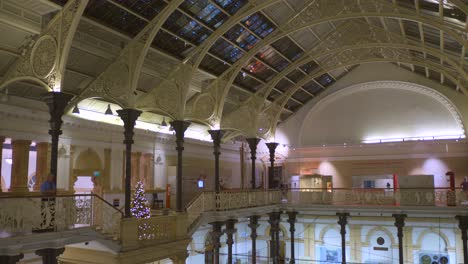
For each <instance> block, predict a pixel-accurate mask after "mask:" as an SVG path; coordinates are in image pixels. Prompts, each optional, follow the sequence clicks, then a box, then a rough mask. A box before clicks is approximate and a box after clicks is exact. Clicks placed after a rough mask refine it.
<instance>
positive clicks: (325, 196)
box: [187, 188, 468, 225]
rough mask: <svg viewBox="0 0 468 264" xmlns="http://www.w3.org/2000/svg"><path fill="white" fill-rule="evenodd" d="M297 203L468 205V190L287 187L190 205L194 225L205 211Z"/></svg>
mask: <svg viewBox="0 0 468 264" xmlns="http://www.w3.org/2000/svg"><path fill="white" fill-rule="evenodd" d="M275 204H285V205H294V206H305V207H306V206H313V205H336V206H385V207H395V206H417V207H421V206H430V207H451V206H468V192H464V191H463V190H460V189H457V190H450V189H448V188H430V189H427V188H426V189H424V188H418V189H397V190H394V189H338V188H334V189H288V190H267V191H263V190H262V191H232V192H230V191H223V192H219V193H215V192H203V193H201V194H200V195H199V196H198V197H197V198H196V199H194V200H193V201H192V202H191V203H190V204H189V205H188V206H187V214H188V220H189V223H191V224H192V225H193V224H194V223H195V222H196V220H197V219H198V218H199V217H200V216H201V215H202V213H204V212H209V211H225V210H233V209H243V208H251V207H261V206H267V205H275Z"/></svg>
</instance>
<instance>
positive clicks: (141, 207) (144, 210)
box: [130, 181, 154, 240]
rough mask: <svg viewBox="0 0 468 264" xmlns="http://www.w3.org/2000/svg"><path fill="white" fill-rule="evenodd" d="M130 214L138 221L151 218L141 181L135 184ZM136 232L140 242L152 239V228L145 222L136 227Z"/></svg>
mask: <svg viewBox="0 0 468 264" xmlns="http://www.w3.org/2000/svg"><path fill="white" fill-rule="evenodd" d="M130 212H131V213H132V215H133V216H135V217H136V218H138V219H148V218H150V217H151V212H150V208H149V207H148V200H146V198H145V191H144V189H143V183H142V182H141V181H139V182H138V183H137V186H136V189H135V193H134V194H133V197H132V202H131V204H130ZM138 231H139V239H140V240H148V239H152V238H153V237H154V232H153V231H154V228H153V227H152V225H150V224H149V223H148V222H146V221H142V222H141V223H140V224H139V225H138Z"/></svg>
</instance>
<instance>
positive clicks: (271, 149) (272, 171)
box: [266, 142, 281, 188]
mask: <svg viewBox="0 0 468 264" xmlns="http://www.w3.org/2000/svg"><path fill="white" fill-rule="evenodd" d="M266 145H267V147H268V150H269V152H270V169H269V170H268V175H269V177H270V179H272V180H273V181H274V179H273V177H274V175H275V150H276V147H277V146H278V143H275V142H270V143H266ZM268 182H269V181H268ZM280 183H281V180H280ZM268 187H269V188H271V186H268Z"/></svg>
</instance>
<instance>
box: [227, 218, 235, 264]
mask: <svg viewBox="0 0 468 264" xmlns="http://www.w3.org/2000/svg"><path fill="white" fill-rule="evenodd" d="M236 222H237V220H235V219H229V220H227V221H226V229H225V233H226V235H227V239H226V244H227V246H228V260H227V263H228V264H232V245H233V244H234V234H235V233H236V231H237V230H236V228H235V225H236Z"/></svg>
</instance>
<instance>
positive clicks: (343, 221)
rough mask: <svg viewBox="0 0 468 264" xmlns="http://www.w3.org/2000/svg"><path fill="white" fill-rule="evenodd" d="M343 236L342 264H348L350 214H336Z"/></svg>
mask: <svg viewBox="0 0 468 264" xmlns="http://www.w3.org/2000/svg"><path fill="white" fill-rule="evenodd" d="M336 215H337V216H338V224H339V225H340V234H341V263H343V264H346V225H347V224H348V217H349V214H348V213H336Z"/></svg>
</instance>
